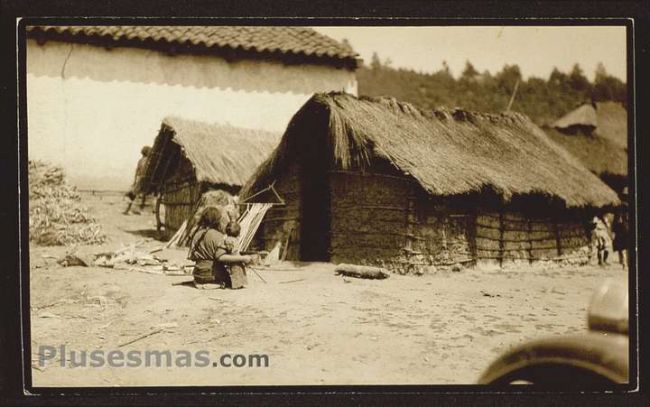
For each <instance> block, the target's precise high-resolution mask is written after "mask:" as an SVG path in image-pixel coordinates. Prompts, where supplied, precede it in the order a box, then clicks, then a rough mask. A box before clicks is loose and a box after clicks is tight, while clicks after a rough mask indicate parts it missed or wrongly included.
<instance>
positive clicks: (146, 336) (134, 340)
mask: <svg viewBox="0 0 650 407" xmlns="http://www.w3.org/2000/svg"><path fill="white" fill-rule="evenodd" d="M162 331H164V329H162V328H161V329H156V330H155V331H151V332H149V333H148V334H144V335H141V336H138V337H137V338H135V339H132V340H130V341H128V342H124V343H123V344H121V345H118V346H117V347H118V348H121V347H123V346H126V345H130V344H132V343H134V342H137V341H139V340H142V339H145V338H148V337H150V336H153V335H155V334H159V333H161V332H162Z"/></svg>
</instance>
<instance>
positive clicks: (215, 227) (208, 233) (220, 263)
mask: <svg viewBox="0 0 650 407" xmlns="http://www.w3.org/2000/svg"><path fill="white" fill-rule="evenodd" d="M220 220H221V211H220V210H219V209H218V208H215V207H209V208H206V209H205V210H204V211H203V213H202V214H201V217H200V219H199V223H198V228H197V230H196V232H195V233H194V235H193V236H192V239H191V241H190V253H189V258H190V260H193V261H194V262H195V265H194V272H193V275H194V284H195V285H196V287H197V288H201V289H213V288H223V287H229V286H230V285H231V280H230V275H229V273H228V270H227V268H226V265H227V264H231V263H242V264H245V263H248V262H250V261H251V260H252V258H251V257H250V256H239V255H234V254H231V253H232V250H233V248H234V245H233V244H232V243H229V244H227V243H226V236H224V234H223V233H221V232H220V231H219V224H220ZM237 226H239V225H237Z"/></svg>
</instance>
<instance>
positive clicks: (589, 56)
mask: <svg viewBox="0 0 650 407" xmlns="http://www.w3.org/2000/svg"><path fill="white" fill-rule="evenodd" d="M314 28H315V29H316V30H317V31H319V32H321V33H322V34H325V35H328V36H330V37H332V38H334V39H336V40H339V41H340V40H342V39H343V38H345V39H347V40H348V41H349V42H350V44H351V45H352V47H353V48H354V49H355V51H357V52H358V53H359V54H360V56H361V58H363V60H364V63H366V64H369V63H370V60H371V57H372V54H373V52H377V54H378V55H379V57H380V58H381V60H382V61H384V60H386V59H387V58H390V60H391V61H392V66H393V67H394V68H411V69H414V70H416V71H422V72H427V73H430V72H435V71H438V70H440V69H441V68H442V63H443V61H447V64H448V65H449V67H450V69H451V72H452V74H453V75H454V76H456V77H457V76H458V75H460V74H461V73H462V71H463V69H464V68H465V62H466V61H467V60H469V61H470V62H471V63H472V65H474V67H475V68H476V69H477V70H478V71H480V72H483V71H484V70H488V71H490V72H491V73H495V72H497V71H500V70H501V68H502V67H503V65H504V64H517V65H519V68H520V69H521V72H522V75H523V76H524V78H528V77H530V76H536V77H540V78H544V79H546V78H548V76H549V75H550V73H551V71H552V70H553V68H554V67H557V68H558V69H559V70H560V71H563V72H569V71H570V70H571V68H572V67H573V65H574V64H575V63H579V64H580V66H581V67H582V69H583V71H584V73H585V75H586V76H587V77H588V78H589V79H590V80H593V78H594V73H595V70H596V66H597V64H598V63H599V62H602V63H603V64H604V66H605V68H606V70H607V72H608V73H609V74H611V75H613V76H615V77H617V78H619V79H621V80H623V81H625V79H626V71H627V57H626V45H625V44H626V35H625V27H623V26H620V27H619V26H600V27H598V26H556V27H549V26H506V27H496V26H494V27H488V26H481V27H477V26H464V27H463V26H447V27H442V26H434V27H314Z"/></svg>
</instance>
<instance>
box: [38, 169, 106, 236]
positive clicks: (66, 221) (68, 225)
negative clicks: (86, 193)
mask: <svg viewBox="0 0 650 407" xmlns="http://www.w3.org/2000/svg"><path fill="white" fill-rule="evenodd" d="M28 165H29V240H30V241H32V242H35V243H36V244H40V245H44V246H56V245H69V244H77V243H85V244H99V243H102V242H104V240H105V239H106V236H105V235H104V233H103V232H102V228H101V225H99V224H98V223H96V222H95V219H94V218H92V217H91V216H90V215H89V214H88V210H87V208H85V207H83V206H82V205H81V203H80V201H81V197H80V196H79V193H78V192H77V190H76V188H74V187H72V186H70V185H68V184H67V183H66V182H65V176H64V174H63V170H62V169H61V168H60V167H55V166H51V165H48V164H45V163H43V162H39V161H30V162H29V164H28Z"/></svg>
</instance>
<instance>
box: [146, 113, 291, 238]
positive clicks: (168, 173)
mask: <svg viewBox="0 0 650 407" xmlns="http://www.w3.org/2000/svg"><path fill="white" fill-rule="evenodd" d="M278 140H279V134H276V133H271V132H267V131H263V130H255V129H244V128H238V127H233V126H229V125H217V124H207V123H202V122H198V121H194V120H186V119H181V118H177V117H168V118H166V119H164V120H163V122H162V125H161V127H160V131H159V133H158V136H157V137H156V140H155V142H154V145H153V148H152V151H151V153H150V155H149V160H148V162H147V168H146V172H145V175H144V177H143V180H142V181H141V182H142V185H141V187H142V190H143V191H144V192H145V193H148V194H159V197H160V199H159V200H158V202H157V205H156V206H157V209H156V213H157V217H158V223H159V226H162V227H164V231H165V234H166V235H168V236H171V234H172V233H173V232H175V231H176V230H177V229H178V228H179V227H180V226H181V225H182V223H183V222H184V221H185V220H188V219H190V218H191V217H192V216H193V212H194V209H195V208H196V205H197V203H198V201H199V199H200V198H201V196H202V195H203V193H205V192H206V191H208V190H221V191H225V192H227V193H228V194H231V195H236V194H237V193H238V192H239V190H240V189H241V187H242V185H243V184H244V182H246V180H247V179H248V178H249V177H250V176H251V174H252V173H253V172H254V171H255V168H256V167H257V166H258V165H259V164H260V163H261V162H262V161H263V160H264V159H265V158H266V157H268V155H269V154H270V153H271V151H273V148H274V147H275V146H276V145H277V143H278Z"/></svg>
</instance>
